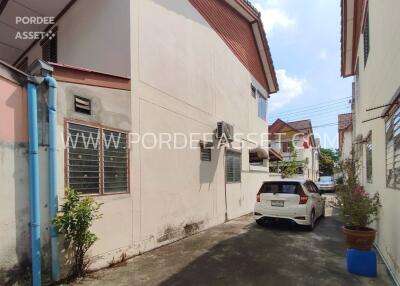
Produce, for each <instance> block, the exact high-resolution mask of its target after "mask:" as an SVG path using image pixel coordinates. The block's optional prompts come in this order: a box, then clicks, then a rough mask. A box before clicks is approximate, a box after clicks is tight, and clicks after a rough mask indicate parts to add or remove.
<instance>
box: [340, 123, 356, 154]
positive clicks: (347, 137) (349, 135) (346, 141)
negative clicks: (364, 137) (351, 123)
mask: <svg viewBox="0 0 400 286" xmlns="http://www.w3.org/2000/svg"><path fill="white" fill-rule="evenodd" d="M352 148H353V130H352V129H351V130H346V131H345V132H344V133H343V145H342V150H341V153H340V160H341V161H343V160H346V159H350V158H351V150H352Z"/></svg>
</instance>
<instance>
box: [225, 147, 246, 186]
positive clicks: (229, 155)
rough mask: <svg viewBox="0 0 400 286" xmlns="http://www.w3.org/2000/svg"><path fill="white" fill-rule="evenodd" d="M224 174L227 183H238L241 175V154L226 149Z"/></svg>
mask: <svg viewBox="0 0 400 286" xmlns="http://www.w3.org/2000/svg"><path fill="white" fill-rule="evenodd" d="M225 176H226V182H227V183H240V182H241V176H242V154H241V153H239V152H234V151H226V155H225Z"/></svg>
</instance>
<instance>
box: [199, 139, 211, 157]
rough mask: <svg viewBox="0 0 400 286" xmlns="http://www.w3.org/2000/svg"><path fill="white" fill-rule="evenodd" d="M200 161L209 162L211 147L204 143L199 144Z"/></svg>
mask: <svg viewBox="0 0 400 286" xmlns="http://www.w3.org/2000/svg"><path fill="white" fill-rule="evenodd" d="M200 160H201V161H211V147H210V146H208V145H207V144H206V143H201V144H200Z"/></svg>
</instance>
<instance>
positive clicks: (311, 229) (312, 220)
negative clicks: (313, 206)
mask: <svg viewBox="0 0 400 286" xmlns="http://www.w3.org/2000/svg"><path fill="white" fill-rule="evenodd" d="M310 222H311V224H310V225H309V226H308V230H309V231H313V230H314V227H315V211H314V210H312V212H311V217H310Z"/></svg>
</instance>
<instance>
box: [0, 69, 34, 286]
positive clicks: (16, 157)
mask: <svg viewBox="0 0 400 286" xmlns="http://www.w3.org/2000/svg"><path fill="white" fill-rule="evenodd" d="M5 71H6V70H5V69H4V70H3V67H1V71H0V91H1V92H0V116H1V122H2V123H1V127H0V182H1V187H0V194H1V200H0V238H1V244H0V284H2V283H4V281H5V279H6V278H8V274H7V273H8V272H7V271H9V270H10V269H13V268H14V266H15V265H18V264H20V265H27V263H28V262H29V257H30V254H29V253H30V249H29V244H28V243H29V227H28V225H29V207H28V199H29V196H28V172H27V165H28V150H27V125H26V97H25V93H24V90H23V87H22V86H21V85H20V83H18V82H17V81H15V80H13V79H12V77H9V78H8V77H5V76H3V75H2V74H3V72H5Z"/></svg>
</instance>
